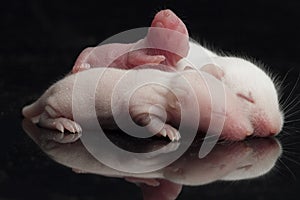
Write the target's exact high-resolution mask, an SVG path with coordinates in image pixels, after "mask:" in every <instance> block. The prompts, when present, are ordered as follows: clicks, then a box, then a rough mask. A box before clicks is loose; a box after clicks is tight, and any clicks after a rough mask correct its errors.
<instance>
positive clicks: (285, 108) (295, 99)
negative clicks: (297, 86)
mask: <svg viewBox="0 0 300 200" xmlns="http://www.w3.org/2000/svg"><path fill="white" fill-rule="evenodd" d="M298 97H299V94H297V96H296V97H295V98H294V99H293V100H292V101H290V103H288V104H287V105H285V106H284V107H283V111H284V112H285V113H288V112H289V111H290V108H289V107H290V106H291V105H293V103H294V102H295V101H297V100H299V99H298ZM298 103H299V101H297V102H296V104H298ZM294 105H295V104H294ZM294 105H293V106H292V107H294ZM288 108H289V109H288ZM287 109H288V110H287Z"/></svg>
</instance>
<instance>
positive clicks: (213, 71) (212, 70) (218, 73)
mask: <svg viewBox="0 0 300 200" xmlns="http://www.w3.org/2000/svg"><path fill="white" fill-rule="evenodd" d="M200 70H201V71H204V72H207V73H209V74H210V75H212V76H214V77H216V78H217V79H219V80H221V79H222V78H223V77H224V71H223V70H222V69H221V68H220V67H218V66H217V65H214V64H207V65H204V66H203V67H201V68H200Z"/></svg>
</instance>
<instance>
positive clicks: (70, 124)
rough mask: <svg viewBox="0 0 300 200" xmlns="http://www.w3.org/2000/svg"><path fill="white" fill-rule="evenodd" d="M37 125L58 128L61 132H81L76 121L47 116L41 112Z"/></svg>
mask: <svg viewBox="0 0 300 200" xmlns="http://www.w3.org/2000/svg"><path fill="white" fill-rule="evenodd" d="M39 125H40V126H41V127H44V128H49V129H56V130H59V131H60V132H62V133H64V132H65V130H67V131H69V132H71V133H81V132H82V129H81V127H80V125H79V124H77V123H76V122H74V121H72V120H70V119H67V118H63V117H59V118H49V116H48V115H47V114H42V116H41V118H40V120H39Z"/></svg>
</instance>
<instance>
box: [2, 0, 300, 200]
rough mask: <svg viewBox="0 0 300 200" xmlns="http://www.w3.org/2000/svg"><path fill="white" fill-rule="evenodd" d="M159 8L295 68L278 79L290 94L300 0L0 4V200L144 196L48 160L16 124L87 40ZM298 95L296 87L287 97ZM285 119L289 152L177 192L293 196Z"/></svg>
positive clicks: (214, 43) (198, 31)
mask: <svg viewBox="0 0 300 200" xmlns="http://www.w3.org/2000/svg"><path fill="white" fill-rule="evenodd" d="M196 2H197V4H196ZM165 8H169V9H172V10H173V11H174V12H175V13H176V14H177V15H178V16H179V17H181V18H182V19H183V21H184V22H185V23H186V25H187V27H188V30H189V32H190V35H191V36H192V38H194V39H197V40H199V41H200V42H204V43H206V44H207V45H208V46H210V47H213V48H217V49H220V50H222V51H225V52H230V53H234V54H237V55H244V56H248V57H251V58H253V59H256V60H259V61H261V62H262V63H264V65H266V66H267V67H268V68H270V71H272V72H274V73H275V74H279V75H280V76H281V77H282V78H283V77H284V76H285V75H286V74H287V72H288V71H289V70H291V71H290V72H289V73H288V76H287V78H286V80H285V83H284V85H286V86H287V87H286V89H285V93H284V97H287V96H288V95H289V93H290V92H291V90H292V88H293V86H294V85H295V82H296V78H297V77H298V76H299V71H300V68H299V65H300V56H299V53H300V39H299V36H300V23H299V19H300V12H299V10H300V2H299V1H296V0H294V1H292V0H288V1H261V0H252V1H216V0H206V1H204V0H202V1H194V2H193V1H183V0H181V1H179V0H178V1H162V0H140V1H133V0H132V1H115V0H108V1H99V0H98V1H90V0H85V1H78V2H76V3H75V2H74V1H58V0H52V1H38V0H31V1H5V3H3V2H1V6H0V25H1V26H0V66H1V70H0V120H1V121H0V125H1V126H0V127H1V139H0V199H29V198H34V197H40V198H42V197H43V198H45V199H108V197H110V199H121V198H122V199H140V198H141V194H140V191H139V189H138V188H137V187H135V186H134V185H133V184H130V183H127V182H125V181H123V180H120V179H113V178H111V179H110V178H103V177H100V176H95V175H75V174H73V173H72V172H71V170H70V169H67V168H65V167H62V166H59V165H58V164H56V163H54V162H52V161H51V160H50V159H48V158H47V157H46V156H45V155H44V154H43V153H41V152H40V150H39V149H38V147H37V146H36V145H35V144H34V143H33V142H32V141H31V140H30V139H29V138H28V137H27V136H26V135H25V134H24V132H23V131H22V128H21V119H22V116H21V114H20V110H21V108H22V106H23V105H25V104H26V103H29V102H31V101H33V100H34V99H35V98H37V97H38V96H39V95H40V94H41V93H42V92H43V90H45V89H46V88H47V87H48V86H49V85H50V84H52V83H53V82H55V81H56V80H59V79H60V78H62V77H63V76H64V75H65V74H66V73H68V71H70V69H71V68H72V65H73V63H74V61H75V59H76V57H77V56H78V54H79V53H80V52H81V50H83V49H84V48H85V47H88V46H96V45H97V44H98V43H100V42H101V41H103V40H104V39H106V38H108V37H110V36H112V35H114V34H117V33H119V32H121V31H125V30H128V29H132V28H137V27H146V26H149V24H150V22H151V20H152V17H153V16H154V14H155V13H156V12H157V11H159V10H161V9H165ZM297 93H299V87H296V90H294V92H293V93H292V98H291V99H293V98H295V96H296V94H297ZM297 108H298V109H299V106H296V107H295V109H294V111H295V110H297ZM298 118H299V115H294V116H292V117H291V119H292V120H294V119H298ZM288 126H289V127H290V128H288V127H287V128H285V131H286V132H285V133H282V134H281V137H280V139H281V141H282V143H283V148H284V152H285V153H284V155H283V156H282V158H281V162H279V163H278V166H277V168H276V170H274V171H272V172H271V173H270V174H269V175H267V176H266V177H263V178H261V179H258V180H249V181H241V182H234V183H226V182H225V183H224V182H221V183H214V184H210V185H207V186H199V187H184V189H183V192H182V193H181V195H180V196H179V199H211V198H216V199H220V198H222V199H233V198H238V199H283V198H285V199H298V198H297V195H298V190H299V188H300V182H299V177H300V166H299V164H297V163H295V162H294V161H299V160H300V159H298V157H299V156H300V155H299V151H300V142H299V140H300V139H299V136H298V135H297V134H299V133H298V132H297V131H298V129H297V126H298V128H299V125H297V123H294V124H289V125H288ZM291 126H296V128H291ZM291 160H293V161H291ZM115 191H118V192H115Z"/></svg>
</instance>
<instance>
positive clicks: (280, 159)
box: [278, 159, 297, 180]
mask: <svg viewBox="0 0 300 200" xmlns="http://www.w3.org/2000/svg"><path fill="white" fill-rule="evenodd" d="M278 161H279V162H280V163H281V164H282V165H283V166H284V167H285V168H286V169H287V170H288V171H289V172H290V174H291V175H292V176H293V178H294V179H295V180H297V179H296V176H295V174H294V173H293V172H292V170H291V169H290V168H289V167H288V166H287V165H286V164H284V162H283V161H282V160H281V159H278Z"/></svg>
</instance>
